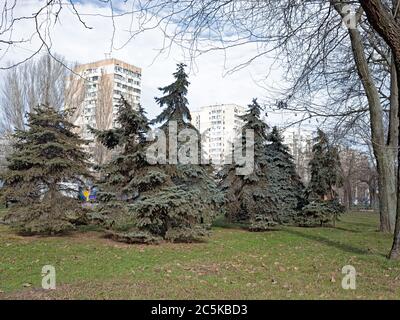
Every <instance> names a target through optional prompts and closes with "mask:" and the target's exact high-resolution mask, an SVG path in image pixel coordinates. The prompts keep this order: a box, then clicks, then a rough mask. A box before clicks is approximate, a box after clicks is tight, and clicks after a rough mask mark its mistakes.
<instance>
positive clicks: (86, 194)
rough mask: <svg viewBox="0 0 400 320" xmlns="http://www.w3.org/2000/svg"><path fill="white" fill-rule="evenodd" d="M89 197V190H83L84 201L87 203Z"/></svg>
mask: <svg viewBox="0 0 400 320" xmlns="http://www.w3.org/2000/svg"><path fill="white" fill-rule="evenodd" d="M89 195H90V191H89V190H84V191H83V196H84V197H85V198H86V201H89Z"/></svg>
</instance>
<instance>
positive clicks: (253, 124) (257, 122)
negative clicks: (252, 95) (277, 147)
mask: <svg viewBox="0 0 400 320" xmlns="http://www.w3.org/2000/svg"><path fill="white" fill-rule="evenodd" d="M248 108H249V109H248V111H247V113H246V114H244V115H243V116H241V119H242V120H243V122H244V123H245V125H244V126H243V130H246V129H252V130H254V136H255V139H257V138H261V139H262V140H263V141H264V140H266V139H267V136H266V131H267V129H268V125H267V124H266V123H265V122H264V121H262V120H261V119H260V116H261V112H262V111H263V109H262V107H261V106H260V105H259V104H258V102H257V99H253V101H252V103H251V104H249V105H248Z"/></svg>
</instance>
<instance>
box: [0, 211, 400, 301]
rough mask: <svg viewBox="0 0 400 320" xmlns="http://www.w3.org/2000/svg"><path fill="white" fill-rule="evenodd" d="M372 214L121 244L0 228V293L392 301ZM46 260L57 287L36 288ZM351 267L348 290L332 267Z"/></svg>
mask: <svg viewBox="0 0 400 320" xmlns="http://www.w3.org/2000/svg"><path fill="white" fill-rule="evenodd" d="M377 225H378V216H377V215H373V214H370V213H353V214H349V215H346V216H344V217H343V218H342V221H341V222H339V223H338V226H337V228H336V229H330V228H325V229H320V228H317V229H304V228H283V229H282V230H280V231H272V232H267V233H250V232H247V231H244V230H240V229H235V228H232V227H230V228H228V227H227V226H225V227H216V228H214V230H213V235H212V236H211V237H210V238H209V239H208V240H207V241H206V242H205V243H197V244H162V245H159V246H139V245H125V244H121V243H116V242H112V241H110V240H107V239H103V238H102V237H101V234H100V233H98V232H94V231H87V232H85V233H83V234H82V233H76V234H73V235H71V236H68V237H67V236H66V237H46V238H41V237H20V236H17V235H15V234H14V233H12V232H11V231H10V230H9V229H8V228H7V227H5V226H0V290H1V293H0V299H5V298H28V299H46V298H61V299H70V298H76V299H87V298H91V299H118V298H122V299H126V298H129V299H151V298H153V299H176V298H177V299H178V298H179V299H282V298H283V299H285V298H286V299H287V298H288V299H369V298H376V299H389V298H390V299H398V298H399V297H400V262H393V261H388V260H387V259H386V258H385V255H386V254H387V253H388V250H389V248H390V245H391V237H390V236H389V235H384V234H380V233H378V232H377V231H376V230H377ZM46 264H50V265H53V266H55V268H56V272H57V289H56V290H53V291H45V290H43V289H39V288H40V286H41V275H40V272H41V268H42V266H43V265H46ZM348 264H350V265H353V266H354V267H355V268H356V270H357V289H356V290H344V289H342V287H341V281H342V274H341V269H342V267H343V266H345V265H348Z"/></svg>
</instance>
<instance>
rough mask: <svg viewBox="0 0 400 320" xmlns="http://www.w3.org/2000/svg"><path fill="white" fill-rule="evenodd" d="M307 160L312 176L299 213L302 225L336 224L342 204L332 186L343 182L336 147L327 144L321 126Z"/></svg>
mask: <svg viewBox="0 0 400 320" xmlns="http://www.w3.org/2000/svg"><path fill="white" fill-rule="evenodd" d="M314 142H315V143H314V145H313V149H312V152H313V158H312V159H311V161H310V164H309V165H310V170H311V180H310V183H309V185H308V190H307V193H308V202H309V203H308V204H307V205H306V206H305V207H304V208H303V210H302V213H301V216H300V217H299V224H300V225H302V226H322V225H324V224H335V221H336V220H337V218H338V216H339V215H340V214H341V213H343V212H344V210H345V208H344V206H343V205H341V204H340V203H339V202H338V199H337V194H336V192H335V188H339V187H340V186H341V185H342V178H341V175H340V172H341V170H340V158H339V151H338V149H337V147H335V146H333V145H331V144H330V142H329V139H328V137H327V135H326V134H325V133H324V132H323V131H322V130H320V129H318V131H317V137H316V138H315V139H314Z"/></svg>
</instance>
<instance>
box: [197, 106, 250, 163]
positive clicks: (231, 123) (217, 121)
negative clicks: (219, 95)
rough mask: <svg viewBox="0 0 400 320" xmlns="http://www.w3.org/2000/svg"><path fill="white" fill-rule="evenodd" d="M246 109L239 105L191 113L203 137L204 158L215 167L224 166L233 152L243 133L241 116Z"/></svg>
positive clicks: (202, 109) (208, 108)
mask: <svg viewBox="0 0 400 320" xmlns="http://www.w3.org/2000/svg"><path fill="white" fill-rule="evenodd" d="M245 111H246V109H245V108H244V107H242V106H239V105H237V104H220V105H211V106H204V107H201V108H200V110H198V111H194V112H191V114H192V124H193V125H194V126H195V127H196V128H197V130H199V131H200V133H201V134H202V136H203V144H202V147H203V149H202V151H203V156H204V157H205V158H206V159H209V160H210V161H211V162H212V163H213V164H215V165H223V164H224V163H225V158H226V157H227V156H229V155H230V154H231V152H232V144H233V142H234V140H235V138H236V136H237V135H238V134H239V133H240V132H241V128H242V126H243V121H242V120H241V119H240V116H241V115H243V114H244V113H245Z"/></svg>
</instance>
